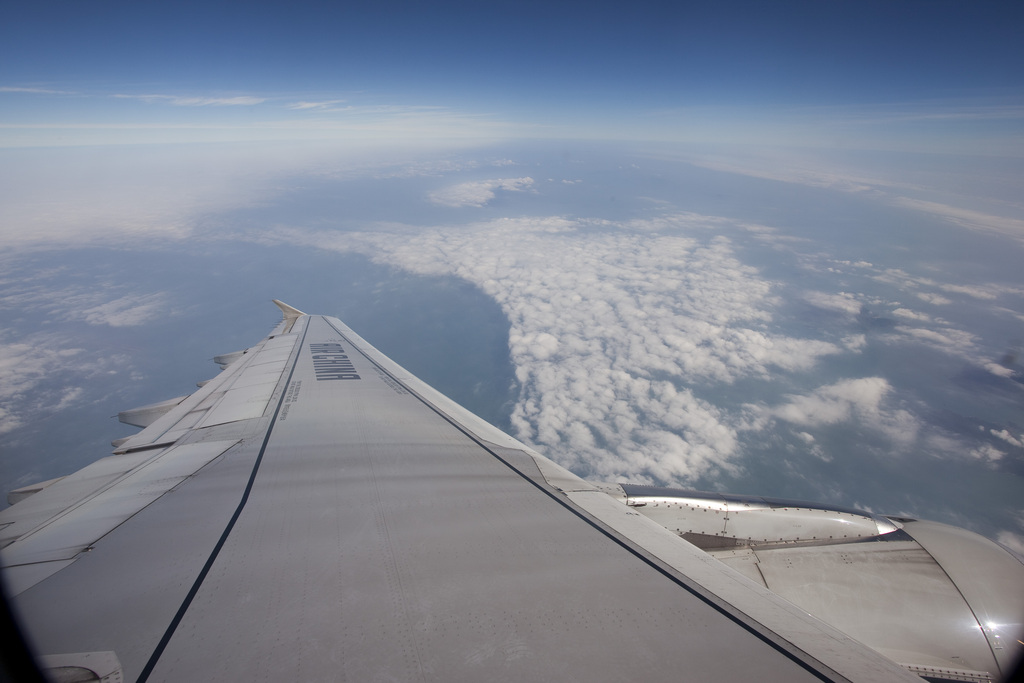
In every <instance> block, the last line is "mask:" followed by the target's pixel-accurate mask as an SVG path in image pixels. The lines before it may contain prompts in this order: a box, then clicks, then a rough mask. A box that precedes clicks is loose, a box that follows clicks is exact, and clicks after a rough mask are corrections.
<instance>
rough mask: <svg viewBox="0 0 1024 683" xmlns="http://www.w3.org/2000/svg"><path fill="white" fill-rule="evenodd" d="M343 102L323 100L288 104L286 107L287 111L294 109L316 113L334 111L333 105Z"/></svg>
mask: <svg viewBox="0 0 1024 683" xmlns="http://www.w3.org/2000/svg"><path fill="white" fill-rule="evenodd" d="M344 101H345V100H324V101H322V102H293V103H292V104H289V105H288V106H287V107H288V109H296V110H300V111H302V110H308V109H313V110H318V111H319V110H324V109H331V110H332V111H333V110H334V109H335V105H338V104H341V103H343V102H344Z"/></svg>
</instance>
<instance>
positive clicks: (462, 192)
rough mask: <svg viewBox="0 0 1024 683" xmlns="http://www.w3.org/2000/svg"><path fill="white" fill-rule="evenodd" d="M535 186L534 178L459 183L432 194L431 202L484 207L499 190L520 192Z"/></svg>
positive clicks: (454, 205) (442, 204)
mask: <svg viewBox="0 0 1024 683" xmlns="http://www.w3.org/2000/svg"><path fill="white" fill-rule="evenodd" d="M531 185H533V178H529V177H527V178H498V179H495V180H474V181H470V182H467V183H459V184H458V185H452V186H451V187H446V188H443V189H441V190H437V191H435V192H432V193H430V201H431V202H433V203H434V204H438V205H440V206H452V207H458V206H483V205H484V204H486V203H487V202H489V201H491V200H492V199H494V196H495V192H496V191H497V190H504V191H506V192H518V191H521V190H524V189H526V188H528V187H530V186H531Z"/></svg>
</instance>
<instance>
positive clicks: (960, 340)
mask: <svg viewBox="0 0 1024 683" xmlns="http://www.w3.org/2000/svg"><path fill="white" fill-rule="evenodd" d="M896 331H897V332H901V333H903V334H905V335H907V336H910V337H913V338H914V339H917V340H920V341H923V342H926V343H928V344H929V345H931V346H935V347H937V348H939V349H941V350H943V351H947V352H950V353H961V354H967V353H968V352H969V351H970V350H971V349H972V348H973V347H974V335H973V334H971V333H970V332H965V331H964V330H957V329H953V328H950V327H947V328H944V329H943V330H942V331H941V332H939V331H937V330H928V329H924V328H921V327H904V326H902V325H897V326H896Z"/></svg>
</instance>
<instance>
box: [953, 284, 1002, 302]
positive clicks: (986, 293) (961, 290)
mask: <svg viewBox="0 0 1024 683" xmlns="http://www.w3.org/2000/svg"><path fill="white" fill-rule="evenodd" d="M939 289H941V290H942V291H944V292H953V293H956V294H966V295H967V296H972V297H974V298H975V299H984V300H986V301H991V300H993V299H995V298H997V295H996V294H995V293H994V292H992V291H991V290H989V289H987V288H985V287H977V286H973V285H939Z"/></svg>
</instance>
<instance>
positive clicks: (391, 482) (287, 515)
mask: <svg viewBox="0 0 1024 683" xmlns="http://www.w3.org/2000/svg"><path fill="white" fill-rule="evenodd" d="M279 305H280V306H281V308H282V310H283V311H284V314H285V315H284V319H283V320H282V322H281V323H280V324H279V325H278V326H277V327H276V328H275V329H274V330H273V332H272V333H271V334H270V335H269V336H268V337H267V338H265V339H264V340H262V341H261V342H259V343H258V344H256V345H254V346H252V347H250V348H249V349H246V350H245V351H244V352H238V353H236V354H229V355H227V356H222V357H218V359H217V360H218V362H220V363H221V364H222V366H223V367H224V369H223V371H222V372H221V373H220V374H219V375H218V376H217V377H215V378H214V379H212V380H210V381H208V382H206V383H203V384H202V386H201V388H200V389H199V390H198V391H196V392H195V393H194V394H192V395H191V396H188V397H183V398H177V399H173V400H172V401H166V402H163V403H161V404H155V405H153V406H146V407H144V408H142V409H137V410H135V411H127V412H126V413H124V414H123V415H122V419H124V420H125V421H128V422H133V423H134V424H139V425H140V426H143V427H144V429H143V430H142V431H141V432H139V433H138V434H136V435H135V436H133V437H131V438H128V439H126V440H122V441H121V442H119V443H118V444H117V446H116V449H115V451H114V454H113V455H111V456H109V457H106V458H103V459H101V460H98V461H97V462H95V463H93V464H91V465H89V466H87V467H86V468H84V469H83V470H81V471H79V472H77V473H75V474H72V475H69V476H67V477H64V478H62V479H59V480H54V481H51V482H43V483H42V484H39V485H36V486H34V487H26V488H25V489H23V490H20V491H16V492H13V493H12V497H13V499H14V500H18V501H20V502H17V503H16V504H15V505H13V506H12V507H10V508H8V509H7V510H4V511H3V512H2V513H0V544H2V546H3V549H2V551H0V559H2V561H3V566H4V578H5V581H6V585H7V588H8V592H9V594H10V595H11V603H12V606H13V609H14V611H15V613H16V615H17V616H18V617H19V618H20V619H21V621H22V623H23V628H24V631H25V633H26V635H27V637H28V640H29V641H30V642H31V643H32V645H33V647H34V648H35V651H36V652H37V654H38V655H39V661H40V663H41V665H42V666H43V667H45V668H47V669H48V670H49V671H50V672H51V673H53V672H56V673H61V674H67V672H76V671H86V672H91V675H93V676H94V678H93V679H89V680H111V681H112V680H127V681H150V680H152V681H218V680H230V681H236V680H278V681H280V680H295V681H321V680H323V681H341V680H351V681H463V680H467V681H481V680H488V681H544V680H550V681H554V680H559V681H575V680H579V681H584V680H585V681H622V680H668V679H673V680H695V681H704V680H728V681H738V680H757V681H802V680H826V681H890V680H891V681H919V680H920V679H919V678H917V677H916V676H915V675H913V674H911V673H909V672H908V671H906V670H905V669H903V668H901V667H900V666H898V665H896V664H895V663H893V662H892V661H891V660H889V659H887V658H885V657H883V656H881V655H879V654H878V653H876V652H875V651H874V650H871V649H869V648H868V647H866V646H864V645H862V644H861V643H859V642H858V641H856V640H854V639H853V638H851V637H850V636H848V635H846V634H844V633H843V632H841V631H839V630H837V629H835V628H833V627H831V626H828V625H826V624H825V623H823V622H821V621H819V620H817V619H815V618H814V617H811V616H810V615H809V614H808V613H807V612H805V611H804V610H802V609H800V608H798V607H796V606H795V605H794V604H793V603H791V602H789V601H786V600H784V599H782V598H781V597H779V596H778V595H776V594H775V593H773V592H771V591H770V590H768V589H767V588H765V586H764V585H762V584H760V583H758V582H756V581H753V580H751V579H750V578H748V577H746V576H744V575H743V572H742V571H737V570H734V569H732V568H730V567H729V566H727V565H726V564H724V563H722V562H720V561H718V560H716V559H714V558H713V557H711V556H710V555H709V554H707V553H705V552H703V551H702V550H700V549H698V548H697V547H696V546H694V545H692V544H690V543H688V542H686V541H685V540H683V539H681V538H680V537H679V536H678V535H677V534H676V533H673V532H672V531H670V530H668V529H666V528H665V527H664V526H662V525H661V524H659V523H657V522H656V521H654V520H652V519H650V518H649V517H647V516H645V515H643V514H640V513H638V512H637V510H636V508H635V507H630V506H628V505H625V504H623V503H622V502H620V501H618V500H616V499H615V498H614V497H612V496H610V495H608V493H606V492H605V491H604V490H602V489H601V488H599V487H597V486H594V485H591V484H588V483H587V482H585V481H583V480H581V479H579V478H578V477H576V476H575V475H573V474H571V473H570V472H568V471H567V470H565V469H563V468H561V467H560V466H558V465H556V464H555V463H553V462H552V461H550V460H547V459H546V458H544V457H542V456H541V455H539V454H537V453H536V452H534V451H533V450H531V449H530V448H528V447H527V446H525V445H523V444H522V443H519V442H518V441H516V440H515V439H513V438H511V437H509V436H508V435H506V434H504V433H503V432H501V431H499V430H498V429H496V428H495V427H493V426H491V425H489V424H487V423H485V422H484V421H482V420H481V419H479V418H477V417H476V416H474V415H473V414H472V413H470V412H468V411H466V410H465V409H463V408H461V407H459V406H458V405H456V404H455V403H453V402H452V401H451V400H449V399H447V398H446V397H444V396H442V395H441V394H439V393H438V392H436V391H435V390H433V389H431V388H430V387H429V386H427V385H426V384H424V383H423V382H421V381H420V380H418V379H416V378H415V377H413V376H412V375H411V374H410V373H409V372H407V371H406V370H404V369H403V368H402V367H400V366H399V365H397V364H396V363H394V362H393V361H391V360H389V359H388V358H387V357H385V356H384V355H383V354H382V353H381V352H380V351H378V350H377V349H375V348H374V347H373V346H371V345H370V344H369V343H367V342H366V341H365V340H363V339H362V338H361V337H360V336H359V335H357V334H356V333H355V332H353V331H352V330H351V329H349V328H348V327H346V326H345V325H344V324H342V323H341V321H339V320H337V319H336V318H332V317H326V316H314V315H306V314H303V313H302V312H300V311H298V310H296V309H294V308H291V307H289V306H286V305H284V304H279ZM634 493H635V492H634ZM104 676H106V677H107V678H104ZM119 676H120V678H119ZM83 680H85V679H83Z"/></svg>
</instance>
